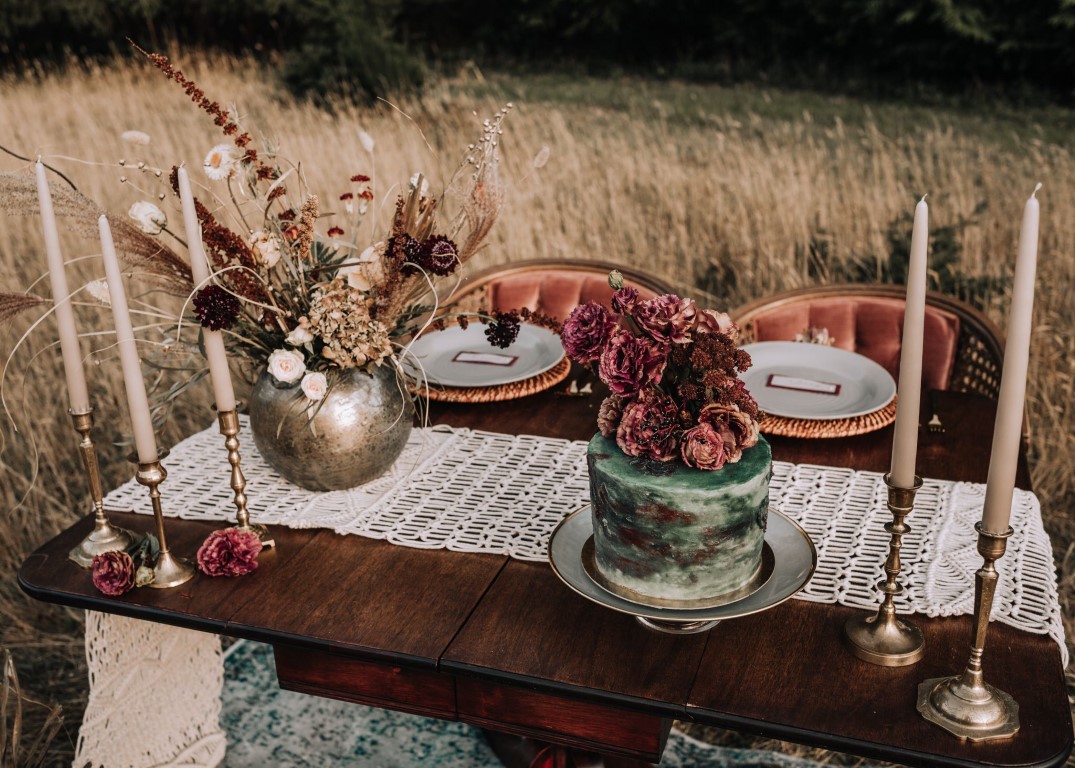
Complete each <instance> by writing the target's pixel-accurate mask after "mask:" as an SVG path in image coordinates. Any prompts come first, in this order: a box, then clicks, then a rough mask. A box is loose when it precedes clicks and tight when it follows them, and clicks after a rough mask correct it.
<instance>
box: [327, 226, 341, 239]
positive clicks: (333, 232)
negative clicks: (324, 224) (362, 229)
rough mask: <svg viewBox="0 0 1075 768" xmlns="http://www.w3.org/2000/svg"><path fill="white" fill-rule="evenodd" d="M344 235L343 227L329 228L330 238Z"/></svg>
mask: <svg viewBox="0 0 1075 768" xmlns="http://www.w3.org/2000/svg"><path fill="white" fill-rule="evenodd" d="M342 234H343V228H342V227H329V230H328V236H329V237H339V236H340V235H342Z"/></svg>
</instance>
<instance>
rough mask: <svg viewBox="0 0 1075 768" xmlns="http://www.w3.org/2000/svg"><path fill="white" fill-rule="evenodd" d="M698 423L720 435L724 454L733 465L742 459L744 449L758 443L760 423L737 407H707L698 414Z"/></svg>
mask: <svg viewBox="0 0 1075 768" xmlns="http://www.w3.org/2000/svg"><path fill="white" fill-rule="evenodd" d="M698 423H699V424H700V425H708V426H710V427H711V428H712V429H713V430H714V431H715V432H716V433H717V434H718V435H720V437H721V440H722V441H723V442H724V453H725V455H726V457H727V460H728V461H729V462H730V463H732V464H735V463H736V462H737V461H739V459H740V458H742V456H743V449H744V448H750V447H752V446H754V445H755V444H756V443H757V442H758V434H759V432H758V423H757V422H756V421H755V420H754V419H752V418H751V417H750V416H749V415H748V414H746V413H743V412H742V411H740V410H739V407H738V406H735V405H707V406H705V407H704V408H702V410H701V411H700V412H699V413H698Z"/></svg>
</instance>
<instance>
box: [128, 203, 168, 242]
mask: <svg viewBox="0 0 1075 768" xmlns="http://www.w3.org/2000/svg"><path fill="white" fill-rule="evenodd" d="M127 215H128V216H130V217H131V218H132V219H134V220H135V221H137V222H138V226H140V227H141V228H142V231H143V232H145V233H146V234H147V235H159V234H160V233H161V231H162V230H163V229H164V228H165V227H166V226H168V217H167V216H166V215H165V214H164V211H162V210H161V209H160V208H158V207H157V206H155V205H154V204H153V203H151V202H149V201H148V200H140V201H139V202H137V203H135V204H134V205H132V206H131V208H130V210H128V211H127Z"/></svg>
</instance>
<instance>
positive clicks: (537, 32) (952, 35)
mask: <svg viewBox="0 0 1075 768" xmlns="http://www.w3.org/2000/svg"><path fill="white" fill-rule="evenodd" d="M125 37H130V38H132V39H133V40H135V41H136V42H138V43H139V44H141V45H142V46H144V47H149V48H157V49H159V48H162V47H164V46H165V45H166V44H167V43H168V42H169V41H180V42H181V43H182V44H183V46H184V47H189V46H198V47H208V48H216V49H223V50H227V51H250V50H253V51H260V52H266V53H269V52H278V53H281V54H283V65H282V73H283V75H284V78H285V82H287V84H288V85H289V86H290V87H291V88H292V89H293V90H295V91H296V92H298V93H309V94H313V95H314V96H315V97H318V96H321V95H323V94H326V93H327V92H329V91H332V90H334V89H339V88H341V87H342V88H344V89H345V90H349V91H353V92H359V93H365V94H368V95H374V94H380V95H383V94H385V93H388V92H392V91H398V90H400V89H407V88H415V87H418V86H419V85H420V84H421V82H422V80H423V77H424V68H425V66H426V62H429V61H437V62H441V63H448V64H449V65H450V64H452V63H458V62H461V61H466V60H478V61H479V62H480V63H485V62H495V63H496V64H497V65H498V66H507V67H514V68H521V69H525V70H543V69H563V68H565V67H566V68H570V69H578V70H581V71H589V72H617V71H624V72H645V73H647V74H658V75H669V76H678V77H696V78H704V79H716V80H722V81H728V80H744V79H746V80H767V81H770V82H777V83H782V84H787V85H796V86H799V85H804V86H812V87H825V88H836V89H840V90H847V89H849V88H850V89H854V90H869V91H872V92H888V91H891V90H892V89H893V88H896V89H899V90H906V89H908V88H911V89H915V90H919V91H921V90H923V89H925V90H926V91H936V92H941V93H947V92H952V91H964V90H967V89H975V90H977V89H978V88H979V87H987V88H989V89H991V90H995V89H997V88H998V87H999V88H1001V89H1004V90H1009V91H1011V90H1014V91H1016V92H1019V93H1032V94H1034V95H1036V96H1038V95H1045V96H1046V97H1048V98H1049V99H1050V100H1053V99H1060V100H1065V101H1066V100H1068V99H1069V98H1070V97H1071V95H1072V93H1073V89H1075V0H1022V1H1019V0H721V1H720V2H712V1H711V0H215V1H214V0H193V1H189V0H4V2H3V3H0V63H3V64H4V65H6V66H7V67H8V68H12V67H14V68H17V69H18V68H24V67H26V66H27V62H36V61H46V62H63V61H64V60H65V59H66V58H67V57H69V56H71V55H72V54H74V55H75V56H77V57H80V58H85V57H92V56H98V55H105V54H109V53H111V52H113V51H115V50H117V49H120V50H122V49H123V48H124V46H125V43H124V38H125Z"/></svg>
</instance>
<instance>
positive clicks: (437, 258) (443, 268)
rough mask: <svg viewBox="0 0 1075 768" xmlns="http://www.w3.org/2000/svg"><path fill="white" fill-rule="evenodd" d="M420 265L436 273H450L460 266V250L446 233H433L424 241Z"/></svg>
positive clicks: (420, 252)
mask: <svg viewBox="0 0 1075 768" xmlns="http://www.w3.org/2000/svg"><path fill="white" fill-rule="evenodd" d="M418 265H419V266H420V267H421V268H422V269H424V270H426V271H427V272H432V273H433V274H434V275H440V276H442V277H443V276H444V275H450V274H452V272H455V268H456V267H458V266H459V250H458V249H457V248H456V246H455V243H454V242H452V241H451V240H449V239H448V238H447V237H445V236H444V235H432V236H430V237H427V238H426V239H425V240H424V241H423V242H422V248H421V251H419V253H418Z"/></svg>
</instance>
